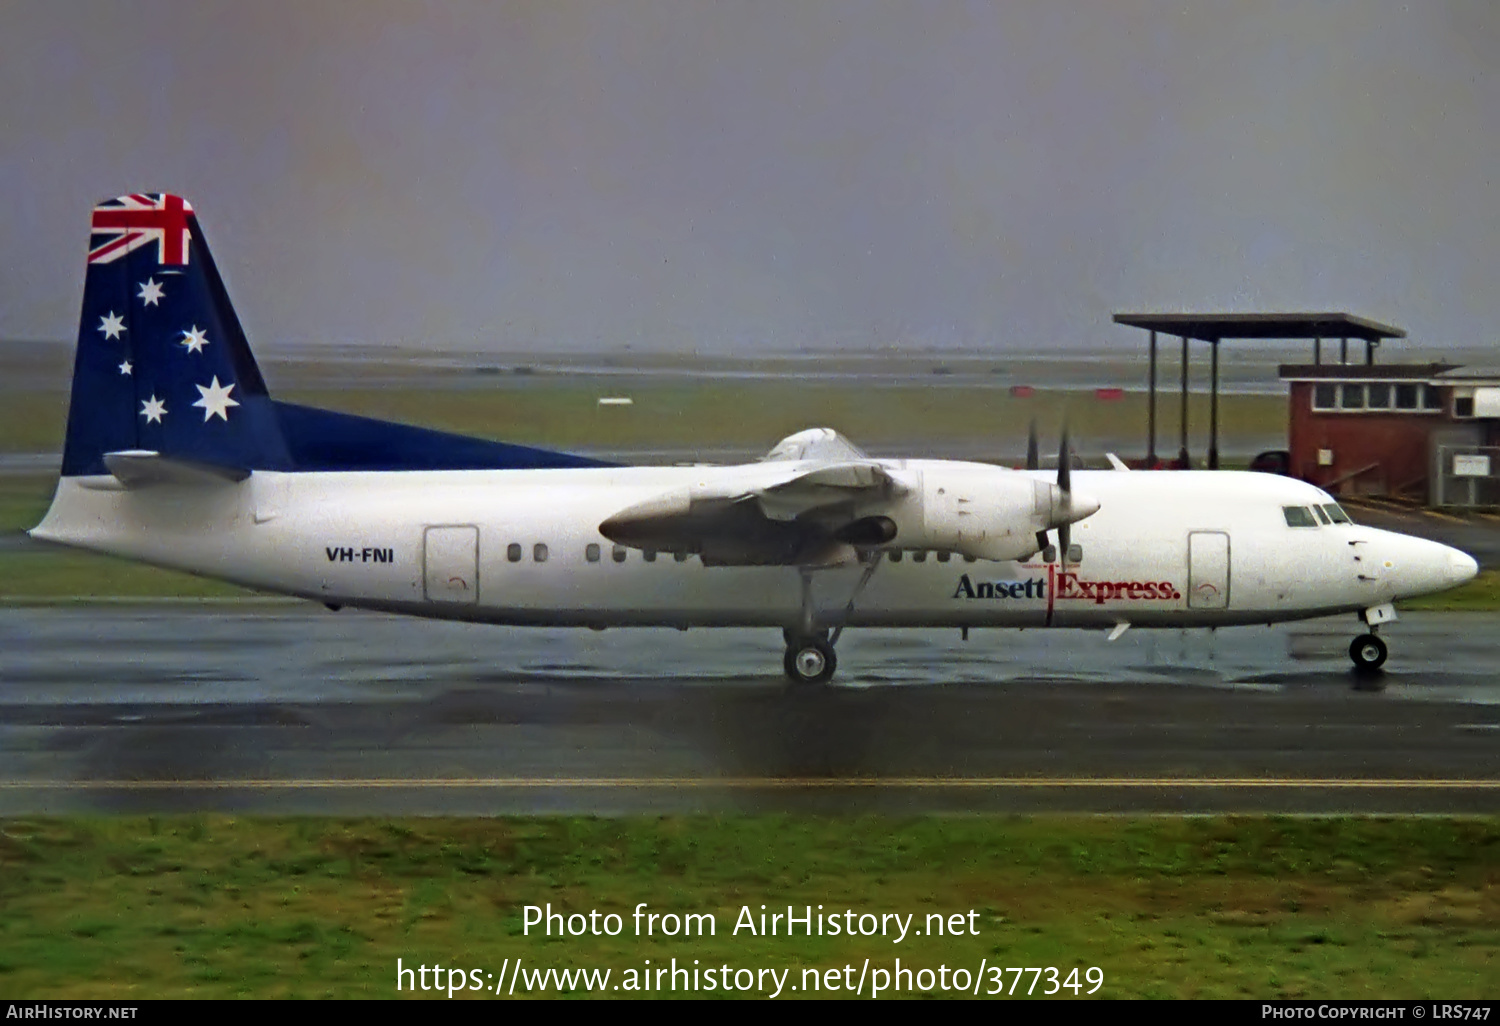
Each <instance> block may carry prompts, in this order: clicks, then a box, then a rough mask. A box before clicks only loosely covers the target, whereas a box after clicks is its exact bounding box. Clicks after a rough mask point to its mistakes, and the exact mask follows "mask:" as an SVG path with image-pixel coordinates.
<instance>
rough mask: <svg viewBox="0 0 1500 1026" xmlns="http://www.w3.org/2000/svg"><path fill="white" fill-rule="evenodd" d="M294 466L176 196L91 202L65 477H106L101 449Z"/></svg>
mask: <svg viewBox="0 0 1500 1026" xmlns="http://www.w3.org/2000/svg"><path fill="white" fill-rule="evenodd" d="M141 451H150V452H156V453H160V454H161V455H162V456H163V457H169V458H175V459H179V460H184V461H189V462H192V463H199V464H205V465H208V466H219V467H229V468H239V469H247V470H248V469H289V468H290V459H289V457H288V455H287V447H286V444H285V441H284V439H283V438H282V434H281V429H280V425H279V423H278V421H277V416H276V410H275V406H274V404H273V403H272V401H271V398H270V396H269V395H268V394H267V392H266V383H265V379H264V378H262V377H261V373H260V368H259V367H257V366H256V364H255V357H254V356H252V355H251V353H250V346H249V343H248V342H247V341H246V339H245V332H244V329H243V328H242V327H241V326H240V321H239V317H238V316H236V314H235V312H234V307H233V306H232V305H231V304H230V302H229V294H228V292H227V291H226V290H225V288H224V282H223V280H222V279H221V278H220V277H219V271H218V268H217V267H215V265H214V259H213V255H212V254H211V253H210V252H209V249H208V243H207V242H206V241H205V240H204V238H203V232H202V230H201V229H200V228H199V226H198V218H197V216H196V215H195V214H194V213H193V208H192V206H191V204H189V203H188V202H187V201H186V200H184V199H182V198H181V197H180V196H172V195H169V194H166V193H157V194H148V193H134V194H132V195H129V196H120V197H118V198H116V199H112V200H107V201H105V202H103V203H100V204H99V205H98V206H97V207H95V208H94V212H93V219H92V222H91V225H90V240H89V255H88V273H87V276H86V277H85V279H84V287H83V312H82V316H81V317H80V320H79V327H78V352H77V355H76V357H75V360H74V365H73V391H72V398H71V401H70V403H69V407H68V432H67V439H66V441H65V443H64V445H63V465H62V473H63V476H64V477H72V476H81V475H91V474H107V473H109V472H110V471H109V468H108V467H107V466H106V464H105V458H104V457H105V455H106V454H109V453H118V452H141Z"/></svg>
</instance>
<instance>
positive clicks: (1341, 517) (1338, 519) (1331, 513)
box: [1318, 502, 1354, 524]
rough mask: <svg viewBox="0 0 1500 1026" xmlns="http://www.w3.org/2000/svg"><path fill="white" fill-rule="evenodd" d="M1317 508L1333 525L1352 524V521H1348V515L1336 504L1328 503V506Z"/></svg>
mask: <svg viewBox="0 0 1500 1026" xmlns="http://www.w3.org/2000/svg"><path fill="white" fill-rule="evenodd" d="M1318 508H1319V509H1321V510H1322V511H1323V512H1324V513H1325V514H1326V515H1327V516H1328V519H1329V520H1331V521H1333V522H1334V523H1335V524H1352V523H1354V521H1353V520H1350V519H1349V514H1347V513H1345V512H1344V507H1342V506H1340V505H1339V504H1338V503H1336V502H1330V503H1329V504H1328V505H1326V506H1319V507H1318Z"/></svg>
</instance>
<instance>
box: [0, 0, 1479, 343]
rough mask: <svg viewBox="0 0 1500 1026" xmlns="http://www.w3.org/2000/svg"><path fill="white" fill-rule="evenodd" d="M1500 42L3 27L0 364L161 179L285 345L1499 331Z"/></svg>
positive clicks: (630, 10) (1351, 3) (1255, 35)
mask: <svg viewBox="0 0 1500 1026" xmlns="http://www.w3.org/2000/svg"><path fill="white" fill-rule="evenodd" d="M1497 54H1500V4H1495V3H1492V2H1490V0H1449V2H1439V0H1423V2H1413V3H1397V2H1388V0H1316V2H1312V0H1288V2H1258V3H1244V2H1242V0H1225V2H1216V3H1209V2H1204V3H1196V2H1182V0H1178V2H1172V3H1166V2H1156V0H1097V2H1074V0H1059V2H1046V3H1043V2H1041V0H1035V2H1030V0H1012V2H993V3H979V2H974V3H962V2H958V0H934V2H926V3H917V2H900V3H892V2H880V0H848V2H818V0H785V2H776V0H753V2H725V0H715V2H708V0H685V2H648V0H591V2H582V3H569V2H559V0H543V2H537V3H492V2H478V3H473V4H467V3H454V2H432V3H416V2H405V0H403V2H374V0H323V2H319V0H297V2H265V0H257V2H255V3H245V2H239V0H231V2H204V0H194V2H161V3H145V2H142V3H123V2H108V3H89V2H82V0H70V2H66V3H56V2H52V0H37V2H18V0H0V183H3V186H4V189H5V192H6V194H7V196H8V199H7V200H6V201H5V202H4V203H0V337H10V338H18V337H19V338H43V337H47V338H64V337H66V338H72V337H73V336H74V335H75V333H76V319H77V309H78V303H79V297H80V294H81V288H82V281H83V269H84V263H83V255H84V250H85V245H86V243H87V226H88V217H89V208H90V207H91V206H92V205H93V203H95V202H96V201H98V200H99V199H102V198H105V197H108V196H113V195H118V194H121V193H126V192H134V191H160V190H167V191H173V192H178V193H180V194H182V195H184V196H186V197H187V198H188V199H189V200H190V201H191V202H192V203H193V204H194V205H195V206H196V208H197V210H198V215H199V219H200V222H201V224H202V226H203V229H204V233H205V235H206V236H207V238H208V240H209V242H210V244H211V245H212V247H213V249H214V254H215V257H216V258H217V260H218V263H219V266H220V268H221V270H222V271H223V273H224V275H225V277H226V279H227V281H228V285H229V290H230V294H231V296H232V297H233V299H234V301H235V304H236V307H237V308H238V310H239V312H240V316H241V319H242V320H243V321H244V323H245V326H246V329H247V331H249V332H250V334H251V337H252V339H253V340H255V341H258V342H263V343H274V344H276V345H280V346H286V345H301V344H308V345H314V344H320V343H325V342H374V343H388V344H397V343H402V344H420V345H429V346H432V347H434V348H473V349H496V350H508V351H535V352H538V353H542V352H555V351H563V350H571V351H588V350H595V351H604V350H615V349H620V348H623V347H624V346H626V345H630V346H632V347H633V348H635V349H637V350H649V349H661V350H678V351H680V350H695V351H701V352H713V353H742V354H754V353H757V352H767V351H782V350H790V349H795V348H797V347H799V346H802V345H808V346H814V347H819V348H822V347H835V346H836V347H841V348H847V349H860V348H874V347H880V346H902V347H907V346H911V347H915V346H928V347H952V348H967V349H977V350H996V349H1004V348H1009V347H1026V348H1038V347H1051V346H1058V347H1063V346H1066V347H1080V346H1101V345H1132V344H1135V343H1136V339H1135V333H1133V332H1131V331H1130V330H1129V329H1125V328H1120V327H1115V326H1113V325H1111V324H1110V320H1109V318H1110V315H1111V314H1112V313H1113V312H1116V311H1121V310H1157V309H1159V310H1277V309H1298V310H1302V309H1318V310H1323V309H1333V310H1349V311H1350V312H1353V313H1357V314H1361V315H1364V316H1368V317H1374V318H1377V319H1381V320H1386V321H1390V322H1393V323H1395V324H1397V325H1400V326H1403V327H1405V328H1407V329H1408V330H1409V331H1410V332H1411V334H1412V337H1413V339H1414V340H1415V341H1420V342H1423V343H1430V344H1434V345H1444V344H1449V345H1469V344H1478V343H1488V342H1490V341H1491V340H1493V339H1495V338H1496V337H1497V335H1500V330H1497V329H1500V281H1497V276H1500V189H1497V183H1500V68H1497V59H1500V58H1497Z"/></svg>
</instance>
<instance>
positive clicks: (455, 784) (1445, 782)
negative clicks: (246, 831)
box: [0, 777, 1500, 791]
mask: <svg viewBox="0 0 1500 1026" xmlns="http://www.w3.org/2000/svg"><path fill="white" fill-rule="evenodd" d="M850 787H864V788H882V787H885V788H941V787H955V788H1134V789H1142V788H1174V787H1176V788H1194V789H1205V788H1294V789H1316V788H1329V789H1355V788H1371V789H1386V790H1467V789H1482V790H1500V779H1496V780H1488V779H1477V780H1463V779H1456V780H1455V779H1432V780H1402V779H1391V778H1384V779H1350V778H1330V779H1321V780H1318V779H1312V780H1298V779H1291V778H1272V777H1210V778H1178V777H967V778H966V777H542V778H526V777H454V778H443V777H437V778H423V779H412V780H401V779H395V778H368V779H355V778H351V779H336V778H330V779H287V780H254V779H250V780H43V781H34V782H28V781H22V780H0V791H34V790H45V791H75V790H76V791H110V790H137V791H167V790H187V791H227V790H235V789H248V790H258V791H275V790H288V791H311V790H353V789H395V788H418V789H442V788H466V789H476V788H493V789H506V788H510V789H543V788H643V789H668V790H686V789H694V788H697V789H704V790H712V789H715V788H723V789H733V790H759V789H782V790H784V789H794V788H817V789H822V790H828V789H835V788H850Z"/></svg>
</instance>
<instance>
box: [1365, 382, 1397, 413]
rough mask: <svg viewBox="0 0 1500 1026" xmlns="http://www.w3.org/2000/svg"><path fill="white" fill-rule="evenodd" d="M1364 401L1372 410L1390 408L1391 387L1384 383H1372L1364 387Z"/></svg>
mask: <svg viewBox="0 0 1500 1026" xmlns="http://www.w3.org/2000/svg"><path fill="white" fill-rule="evenodd" d="M1365 400H1366V402H1367V403H1368V405H1369V407H1370V409H1372V410H1388V409H1390V408H1391V386H1390V385H1388V384H1386V383H1384V382H1378V383H1375V382H1372V383H1371V384H1368V385H1366V386H1365Z"/></svg>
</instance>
